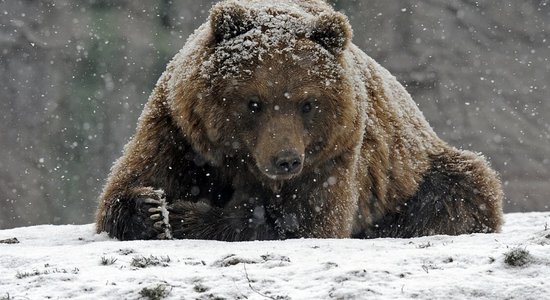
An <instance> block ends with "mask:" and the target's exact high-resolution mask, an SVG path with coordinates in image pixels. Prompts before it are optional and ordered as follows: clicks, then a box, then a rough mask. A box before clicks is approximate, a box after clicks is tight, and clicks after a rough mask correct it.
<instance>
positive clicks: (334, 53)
mask: <svg viewBox="0 0 550 300" xmlns="http://www.w3.org/2000/svg"><path fill="white" fill-rule="evenodd" d="M351 35H352V33H351V28H350V26H349V23H348V21H347V19H346V17H345V16H343V15H342V14H340V13H337V12H335V11H334V10H332V8H330V6H328V5H327V4H326V3H325V2H323V1H321V0H309V1H291V0H279V1H263V0H246V1H244V0H243V1H224V2H221V3H219V4H217V5H215V6H214V7H213V9H212V11H211V14H210V20H209V22H207V23H206V24H205V25H203V26H201V27H200V28H199V29H198V30H197V32H196V33H195V34H194V35H193V36H191V37H190V38H189V40H188V42H187V44H186V46H184V48H183V49H182V51H180V53H178V54H177V55H176V57H175V58H174V59H173V60H172V62H171V63H170V64H169V65H168V67H167V70H166V72H165V73H164V74H163V75H162V76H161V78H160V79H159V82H158V84H157V86H156V88H155V90H154V91H153V93H152V95H151V97H150V99H149V102H148V104H147V106H146V108H145V110H144V112H143V114H142V116H141V118H140V122H139V125H138V129H137V133H136V135H135V136H134V138H133V139H132V140H131V141H130V143H128V145H127V146H126V147H125V150H124V155H123V156H122V158H120V159H119V160H118V161H117V162H116V164H115V166H114V168H113V170H112V173H111V175H110V177H109V179H108V181H107V184H106V186H105V189H104V192H103V194H102V195H101V202H100V205H99V208H98V212H97V231H98V232H102V231H106V232H108V233H109V235H110V236H113V237H116V238H119V239H122V240H127V239H154V238H169V237H170V236H173V237H175V238H197V239H217V240H227V241H235V240H254V239H283V238H296V237H311V238H346V237H361V238H369V237H412V236H421V235H428V234H453V235H454V234H464V233H472V232H494V231H498V230H499V228H500V226H501V223H502V211H501V202H502V191H501V186H500V182H499V180H498V178H497V176H496V174H495V172H494V171H492V170H491V169H490V168H489V167H488V165H487V162H486V161H485V160H484V159H483V158H482V157H481V156H479V155H476V154H474V153H471V152H468V151H461V150H458V149H455V148H453V147H451V146H449V145H448V144H446V143H445V142H443V141H441V140H440V139H439V138H438V137H437V136H436V135H435V133H434V132H433V131H432V129H431V128H430V126H429V125H428V124H427V122H426V121H425V119H424V117H423V116H422V114H421V113H420V112H419V110H418V108H417V107H416V105H415V103H414V102H413V101H412V99H411V98H410V96H409V94H408V93H407V92H406V91H405V90H404V88H403V87H402V86H401V85H400V84H399V83H398V82H397V81H396V80H395V78H394V77H393V76H391V75H390V74H389V73H388V72H387V71H386V70H385V69H384V68H382V67H381V66H380V65H378V64H377V63H376V62H374V61H373V60H372V59H371V58H370V57H368V56H367V55H366V54H365V53H363V52H362V51H361V50H359V49H358V48H357V47H356V46H355V45H353V44H352V43H351V42H350V41H351ZM165 202H166V203H167V204H168V206H167V209H168V210H169V217H168V222H167V221H166V219H163V216H165V215H166V214H165V213H164V214H163V213H162V212H163V208H162V206H163V205H164V203H165Z"/></svg>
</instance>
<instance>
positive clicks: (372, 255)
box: [0, 212, 550, 299]
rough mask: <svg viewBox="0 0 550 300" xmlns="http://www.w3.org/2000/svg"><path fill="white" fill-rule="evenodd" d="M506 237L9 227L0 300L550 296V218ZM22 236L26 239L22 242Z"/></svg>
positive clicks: (1, 258) (518, 217)
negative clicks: (269, 237) (136, 236)
mask: <svg viewBox="0 0 550 300" xmlns="http://www.w3.org/2000/svg"><path fill="white" fill-rule="evenodd" d="M505 219H506V224H505V226H504V228H503V232H502V233H498V234H472V235H463V236H430V237H422V238H414V239H373V240H315V239H300V240H286V241H272V242H234V243H227V242H217V241H200V240H171V241H166V240H164V241H158V240H157V241H128V242H120V241H116V240H112V239H110V238H108V237H107V236H106V235H105V234H99V235H98V234H95V233H94V228H93V225H91V224H90V225H80V226H76V225H63V226H53V225H44V226H33V227H25V228H15V229H9V230H1V231H0V299H45V298H47V299H411V298H415V299H473V298H475V299H550V284H549V282H548V279H549V278H550V228H549V227H550V226H549V225H548V224H549V223H550V212H543V213H525V214H508V215H506V216H505ZM14 238H16V239H14Z"/></svg>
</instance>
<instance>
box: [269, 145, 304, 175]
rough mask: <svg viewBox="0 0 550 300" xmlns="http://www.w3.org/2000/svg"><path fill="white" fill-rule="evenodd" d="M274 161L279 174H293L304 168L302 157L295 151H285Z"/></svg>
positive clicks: (274, 158)
mask: <svg viewBox="0 0 550 300" xmlns="http://www.w3.org/2000/svg"><path fill="white" fill-rule="evenodd" d="M272 161H273V167H274V168H273V169H275V172H276V173H277V175H292V174H297V173H299V172H300V171H301V170H302V157H301V156H300V155H299V154H298V153H296V152H295V151H283V152H281V153H279V155H277V156H275V157H273V160H272Z"/></svg>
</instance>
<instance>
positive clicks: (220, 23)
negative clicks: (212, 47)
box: [210, 2, 252, 43]
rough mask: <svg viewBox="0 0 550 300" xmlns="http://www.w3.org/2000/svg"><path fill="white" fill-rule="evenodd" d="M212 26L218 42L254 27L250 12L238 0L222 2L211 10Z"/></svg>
mask: <svg viewBox="0 0 550 300" xmlns="http://www.w3.org/2000/svg"><path fill="white" fill-rule="evenodd" d="M210 26H211V28H212V32H213V34H214V38H215V40H216V42H217V43H219V42H221V41H224V40H227V39H230V38H233V37H236V36H238V35H241V34H243V33H245V32H247V31H249V30H250V29H252V21H251V18H250V15H249V12H248V11H247V10H246V9H245V8H244V7H242V6H241V5H239V4H237V3H236V2H222V3H219V4H217V5H214V6H213V7H212V10H211V11H210Z"/></svg>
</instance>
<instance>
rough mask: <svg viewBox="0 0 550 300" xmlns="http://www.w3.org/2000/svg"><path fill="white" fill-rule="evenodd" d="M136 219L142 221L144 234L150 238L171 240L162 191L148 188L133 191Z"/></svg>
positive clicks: (165, 203)
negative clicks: (144, 228) (144, 227)
mask: <svg viewBox="0 0 550 300" xmlns="http://www.w3.org/2000/svg"><path fill="white" fill-rule="evenodd" d="M135 194H136V196H135V207H136V217H138V218H140V219H142V220H143V223H142V224H143V225H145V226H146V227H147V228H146V230H144V234H145V233H146V235H148V236H150V238H156V239H162V240H164V239H172V233H171V228H170V222H169V217H168V214H169V212H168V209H167V202H166V196H165V194H164V191H163V190H162V189H153V188H150V187H146V188H140V189H138V190H137V191H135Z"/></svg>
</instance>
